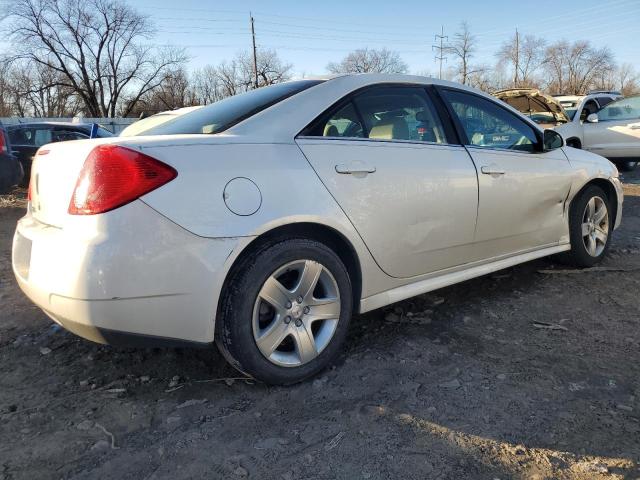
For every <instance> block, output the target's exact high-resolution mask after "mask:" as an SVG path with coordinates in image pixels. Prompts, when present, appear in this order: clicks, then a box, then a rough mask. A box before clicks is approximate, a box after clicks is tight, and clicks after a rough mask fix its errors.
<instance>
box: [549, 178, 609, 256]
mask: <svg viewBox="0 0 640 480" xmlns="http://www.w3.org/2000/svg"><path fill="white" fill-rule="evenodd" d="M611 211H612V210H611V206H610V201H609V198H608V197H607V194H606V193H605V192H604V190H602V188H600V187H598V186H596V185H589V186H587V187H586V188H585V189H584V190H582V191H581V192H580V193H579V194H578V195H577V197H576V198H574V200H573V202H572V203H571V209H570V211H569V236H570V239H571V250H570V251H568V252H565V253H564V254H562V255H560V256H559V258H560V260H561V261H562V262H563V263H568V264H570V265H573V266H576V267H592V266H593V265H595V264H597V263H598V262H600V261H601V260H602V259H603V258H604V256H605V255H606V254H607V251H608V250H609V246H610V244H611V232H612V230H613V222H614V219H613V218H612V216H611Z"/></svg>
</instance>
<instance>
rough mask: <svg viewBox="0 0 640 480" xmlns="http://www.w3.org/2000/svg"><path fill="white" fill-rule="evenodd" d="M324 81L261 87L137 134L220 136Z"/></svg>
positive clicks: (302, 81) (294, 82)
mask: <svg viewBox="0 0 640 480" xmlns="http://www.w3.org/2000/svg"><path fill="white" fill-rule="evenodd" d="M322 82H323V80H298V81H293V82H286V83H280V84H278V85H271V86H269V87H262V88H258V89H256V90H251V91H249V92H246V93H241V94H239V95H235V96H233V97H229V98H225V99H224V100H220V101H219V102H215V103H212V104H211V105H208V106H206V107H203V108H200V109H198V110H195V111H193V112H190V113H187V114H184V115H181V116H177V117H176V118H175V119H173V120H169V121H168V122H166V123H163V124H161V125H158V126H155V127H152V128H149V129H147V130H143V131H140V132H137V134H136V135H180V134H202V133H205V134H213V133H220V132H223V131H225V130H226V129H228V128H231V127H232V126H233V125H235V124H237V123H239V122H241V121H243V120H246V119H247V118H249V117H251V116H253V115H255V114H256V113H259V112H261V111H262V110H265V109H266V108H269V107H270V106H272V105H275V104H276V103H278V102H281V101H282V100H284V99H285V98H288V97H291V96H293V95H295V94H297V93H300V92H301V91H303V90H306V89H307V88H310V87H313V86H315V85H318V84H319V83H322Z"/></svg>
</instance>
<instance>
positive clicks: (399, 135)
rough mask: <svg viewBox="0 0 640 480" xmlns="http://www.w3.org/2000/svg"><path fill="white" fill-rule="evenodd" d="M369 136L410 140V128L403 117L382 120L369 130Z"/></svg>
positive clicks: (382, 138) (381, 138)
mask: <svg viewBox="0 0 640 480" xmlns="http://www.w3.org/2000/svg"><path fill="white" fill-rule="evenodd" d="M369 138H377V139H380V140H409V128H408V127H407V124H406V122H405V121H404V119H402V118H398V117H395V118H389V119H385V120H381V121H380V122H378V124H377V125H376V126H375V127H373V128H372V129H371V131H370V132H369Z"/></svg>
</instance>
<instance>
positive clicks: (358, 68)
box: [327, 48, 409, 73]
mask: <svg viewBox="0 0 640 480" xmlns="http://www.w3.org/2000/svg"><path fill="white" fill-rule="evenodd" d="M327 70H329V72H331V73H407V71H408V70H409V67H408V66H407V64H406V63H405V62H404V61H403V60H402V59H401V58H400V55H399V54H398V52H394V51H391V50H387V49H386V48H383V49H380V50H376V49H369V48H361V49H359V50H355V51H353V52H351V53H349V54H348V55H347V56H346V57H345V58H343V59H342V61H340V62H339V63H334V62H331V63H329V64H328V65H327Z"/></svg>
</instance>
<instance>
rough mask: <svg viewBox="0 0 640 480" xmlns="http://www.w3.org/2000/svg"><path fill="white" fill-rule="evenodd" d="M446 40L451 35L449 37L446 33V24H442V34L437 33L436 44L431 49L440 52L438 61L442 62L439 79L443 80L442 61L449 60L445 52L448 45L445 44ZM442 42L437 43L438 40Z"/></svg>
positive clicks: (437, 56)
mask: <svg viewBox="0 0 640 480" xmlns="http://www.w3.org/2000/svg"><path fill="white" fill-rule="evenodd" d="M445 40H449V37H447V36H446V35H445V34H444V25H442V29H441V31H440V35H436V36H435V41H436V45H431V50H435V51H436V52H438V54H437V55H436V61H439V62H440V75H439V77H438V78H439V79H440V80H442V62H443V61H445V62H446V61H447V57H446V55H445V54H444V52H445V51H446V49H447V47H445V46H444V41H445ZM438 41H439V42H440V45H437V42H438Z"/></svg>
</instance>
